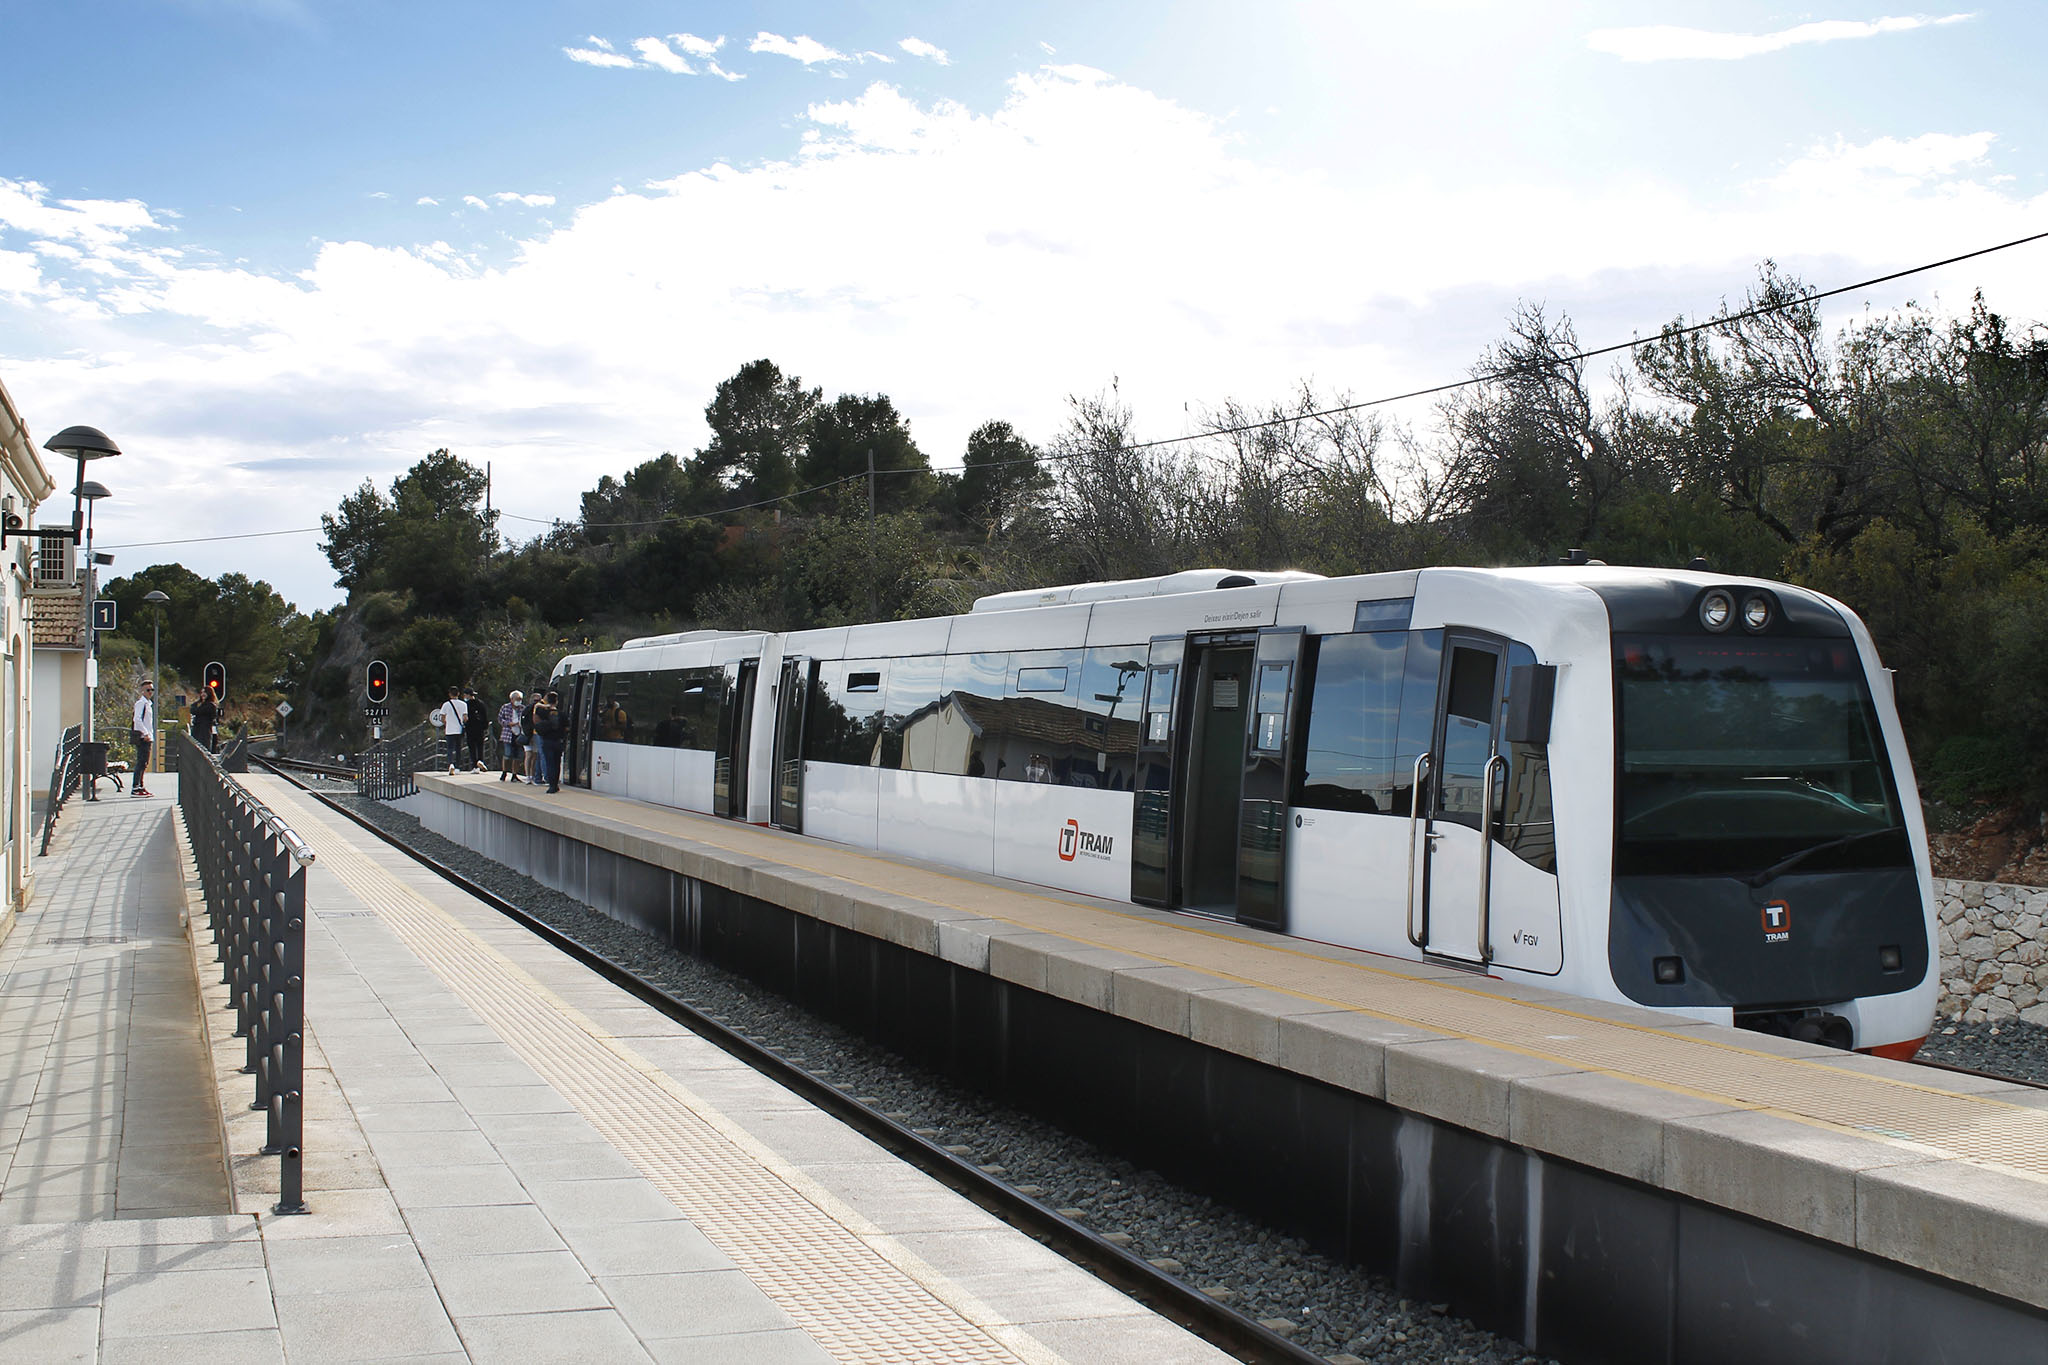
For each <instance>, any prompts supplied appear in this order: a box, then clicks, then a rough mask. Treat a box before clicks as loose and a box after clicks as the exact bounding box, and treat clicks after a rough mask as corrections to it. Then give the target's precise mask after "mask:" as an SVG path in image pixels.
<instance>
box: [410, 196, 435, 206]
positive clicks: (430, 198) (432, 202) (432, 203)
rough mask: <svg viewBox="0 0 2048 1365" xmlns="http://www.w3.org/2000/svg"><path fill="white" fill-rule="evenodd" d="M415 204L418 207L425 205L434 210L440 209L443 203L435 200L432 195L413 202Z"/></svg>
mask: <svg viewBox="0 0 2048 1365" xmlns="http://www.w3.org/2000/svg"><path fill="white" fill-rule="evenodd" d="M413 203H414V204H418V205H425V206H427V207H429V208H434V207H439V205H440V203H441V201H440V200H438V199H436V198H434V197H433V196H432V195H427V194H423V195H421V196H420V197H419V198H417V199H415V200H413Z"/></svg>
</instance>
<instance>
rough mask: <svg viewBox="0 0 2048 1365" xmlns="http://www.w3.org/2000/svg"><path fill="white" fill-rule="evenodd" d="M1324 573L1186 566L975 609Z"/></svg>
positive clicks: (989, 599) (1001, 595)
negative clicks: (1162, 572)
mask: <svg viewBox="0 0 2048 1365" xmlns="http://www.w3.org/2000/svg"><path fill="white" fill-rule="evenodd" d="M1322 579H1323V575H1322V574H1319V573H1304V572H1303V571H1301V570H1299V569H1183V570H1181V571H1180V572H1179V573H1169V574H1160V575H1159V576H1158V577H1156V578H1120V579H1115V580H1112V581H1110V582H1105V583H1067V584H1063V585H1061V586H1059V587H1054V588H1024V589H1021V590H1020V591H1017V592H998V593H991V594H989V595H988V596H986V597H977V598H975V599H974V606H973V607H972V608H971V609H970V610H971V611H975V612H985V611H1021V610H1024V609H1026V608H1029V607H1059V606H1066V605H1067V604H1069V603H1073V602H1115V601H1120V600H1122V599H1124V598H1130V597H1165V596H1168V595H1170V594H1174V593H1184V592H1209V591H1211V590H1213V589H1216V588H1253V587H1264V586H1266V585H1268V584H1273V583H1315V582H1321V581H1322Z"/></svg>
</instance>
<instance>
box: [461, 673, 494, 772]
mask: <svg viewBox="0 0 2048 1365" xmlns="http://www.w3.org/2000/svg"><path fill="white" fill-rule="evenodd" d="M462 705H463V710H464V713H465V714H464V718H463V723H462V729H463V737H464V738H465V739H466V740H468V741H469V770H470V771H471V772H473V773H480V772H482V771H483V770H484V741H485V739H487V738H488V737H489V735H490V733H491V714H490V712H488V711H486V710H484V702H483V698H482V697H479V696H478V695H477V694H476V689H475V688H474V687H472V688H470V689H469V690H468V691H466V692H464V693H463V694H462Z"/></svg>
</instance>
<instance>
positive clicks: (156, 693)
mask: <svg viewBox="0 0 2048 1365" xmlns="http://www.w3.org/2000/svg"><path fill="white" fill-rule="evenodd" d="M142 600H143V601H145V602H147V603H149V605H150V606H152V607H154V608H156V621H155V623H154V624H153V625H152V626H151V627H150V637H151V638H150V645H151V652H150V656H149V714H150V718H151V723H150V734H149V754H150V757H151V758H152V759H154V760H155V763H156V770H157V771H158V772H162V771H163V770H164V759H163V753H164V746H163V745H162V743H160V742H159V741H161V740H162V738H163V729H164V727H163V724H162V722H161V719H160V714H161V713H159V712H158V710H157V707H158V706H160V705H161V704H162V703H160V702H159V701H157V698H158V697H161V696H162V695H163V694H164V689H163V679H162V677H161V676H160V675H161V674H162V673H163V671H164V603H166V602H168V601H170V600H171V599H170V597H169V596H167V595H166V594H165V593H163V592H161V591H159V590H158V589H156V588H151V589H150V590H149V591H148V592H146V593H144V594H143V595H142Z"/></svg>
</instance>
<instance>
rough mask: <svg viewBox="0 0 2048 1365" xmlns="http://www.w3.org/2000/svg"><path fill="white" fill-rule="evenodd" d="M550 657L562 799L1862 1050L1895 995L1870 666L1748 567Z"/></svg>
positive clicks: (1920, 910) (1403, 584) (1103, 591)
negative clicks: (811, 840)
mask: <svg viewBox="0 0 2048 1365" xmlns="http://www.w3.org/2000/svg"><path fill="white" fill-rule="evenodd" d="M553 685H554V686H555V687H556V688H557V689H559V690H560V691H561V692H562V695H563V700H564V704H565V706H566V707H567V708H568V710H569V713H570V716H571V720H572V724H571V728H570V738H569V744H568V755H567V759H566V762H565V770H566V775H565V780H567V781H570V782H572V783H576V784H579V785H583V786H587V787H590V788H592V789H594V790H596V791H599V792H605V793H609V794H612V795H617V796H623V797H628V798H632V799H635V800H641V801H650V802H656V803H659V804H661V805H667V806H675V807H680V808H682V809H685V810H694V811H703V812H706V813H709V814H714V815H718V816H723V817H726V818H730V819H735V820H747V821H752V822H754V823H757V824H760V823H765V824H773V825H776V826H778V827H780V828H783V829H787V830H791V831H794V832H797V833H801V834H804V835H808V836H811V837H815V838H821V839H829V840H833V841H836V842H839V843H843V844H850V845H853V846H856V847H860V848H872V849H877V850H880V851H883V852H887V853H899V854H905V855H909V856H912V857H916V858H922V859H928V860H931V861H934V862H940V863H946V864H950V865H953V866H956V867H962V868H966V869H970V870H973V871H977V872H984V873H992V874H995V875H997V876H1002V877H1010V878H1015V879H1018V880H1020V881H1026V882H1033V883H1037V884H1040V885H1044V886H1049V887H1057V888H1059V889H1061V890H1064V891H1070V892H1079V893H1085V894H1088V895H1093V896H1100V897H1104V898H1107V899H1112V900H1128V901H1135V902H1138V903H1141V904H1145V905H1154V906H1163V907H1168V908H1173V909H1179V910H1184V911H1187V912H1190V913H1196V914H1203V915H1214V916H1221V917H1225V918H1230V919H1236V920H1240V921H1242V922H1245V923H1247V924H1253V925H1258V926H1260V927H1263V928H1268V929H1274V930H1279V931H1281V932H1284V933H1288V934H1293V935H1297V936H1300V937H1303V938H1308V939H1316V940H1321V941H1323V942H1328V943H1337V944H1344V945H1347V946H1350V947H1355V948H1362V949H1367V950H1370V951H1373V952H1377V953H1384V954H1388V955H1391V956H1395V957H1404V958H1426V959H1428V960H1430V961H1433V962H1440V963H1448V964H1454V965H1457V966H1462V967H1467V968H1470V969H1471V970H1473V971H1475V972H1487V973H1491V974H1493V975H1495V976H1499V977H1503V978H1505V979H1508V980H1526V981H1531V982H1534V983H1536V984H1540V985H1544V986H1549V987H1553V988H1556V989H1559V990H1563V991H1567V992H1570V993H1572V994H1576V995H1582V996H1588V997H1593V998H1596V999H1605V1000H1616V1001H1630V1002H1634V1003H1637V1004H1641V1005H1648V1006H1653V1007H1657V1008H1661V1009H1669V1010H1672V1011H1673V1012H1676V1013H1681V1014H1686V1015H1690V1016H1693V1017H1697V1018H1703V1019H1707V1020H1710V1021H1715V1022H1721V1023H1734V1024H1737V1025H1741V1026H1746V1027H1751V1028H1757V1029H1761V1030H1764V1031H1768V1032H1774V1033H1784V1034H1789V1035H1791V1036H1795V1037H1802V1038H1807V1039H1810V1040H1814V1041H1822V1042H1827V1043H1831V1044H1833V1045H1836V1046H1841V1047H1851V1046H1853V1047H1856V1048H1859V1049H1863V1050H1867V1051H1876V1052H1882V1053H1886V1054H1888V1055H1895V1056H1897V1055H1907V1056H1909V1055H1911V1052H1912V1050H1913V1049H1914V1048H1915V1047H1916V1046H1917V1045H1918V1043H1919V1040H1920V1039H1921V1038H1923V1037H1924V1036H1925V1034H1926V1033H1927V1030H1928V1026H1929V1023H1930V1021H1931V1020H1932V1018H1933V1012H1934V1002H1935V996H1936V991H1937V986H1938V981H1937V971H1936V967H1935V961H1936V959H1935V956H1934V954H1935V921H1934V917H1933V894H1932V883H1931V880H1930V876H1929V870H1928V860H1927V836H1926V830H1925V827H1924V825H1923V823H1922V820H1921V814H1920V806H1919V802H1918V799H1917V795H1916V789H1915V786H1914V780H1913V772H1912V768H1911V765H1910V763H1909V762H1908V759H1907V755H1906V745H1905V739H1904V736H1903V735H1902V733H1901V732H1900V729H1899V721H1898V715H1897V711H1896V708H1895V706H1894V705H1893V700H1892V695H1891V683H1890V675H1889V674H1888V673H1887V672H1886V670H1885V669H1884V667H1883V666H1882V665H1881V664H1880V663H1879V661H1878V657H1877V652H1876V650H1875V648H1874V647H1873V646H1872V644H1871V639H1870V635H1869V632H1868V631H1867V630H1865V629H1864V626H1863V623H1862V622H1861V621H1860V620H1858V619H1857V617H1856V616H1855V614H1854V613H1853V612H1851V611H1850V610H1849V609H1848V608H1846V607H1844V606H1843V605H1842V604H1840V603H1839V602H1835V601H1833V600H1831V599H1829V598H1826V597H1823V596H1821V595H1819V594H1816V593H1813V592H1809V591H1807V590H1805V589H1802V588H1796V587H1792V586H1789V585H1787V584H1782V583H1770V582H1763V581H1759V580H1753V579H1735V578H1727V577H1722V576H1717V575H1714V574H1710V573H1703V572H1691V571H1687V572H1675V571H1674V572H1666V571H1660V570H1649V569H1623V568H1608V567H1604V566H1599V565H1581V566H1559V567H1552V568H1529V569H1458V568H1441V569H1421V570H1415V571H1409V572H1402V573H1385V574H1373V575H1368V576H1362V577H1352V578H1327V579H1326V578H1320V577H1316V576H1314V575H1309V574H1298V573H1235V572H1229V571H1224V570H1203V571H1191V572H1187V573H1178V574H1172V575H1168V576H1166V577H1163V578H1158V579H1144V580H1134V581H1130V582H1121V583H1091V584H1083V585H1079V586H1073V587H1062V588H1053V589H1048V590H1045V591H1042V592H1022V593H1006V594H1001V595H998V596H994V597H985V598H982V599H981V600H980V601H978V602H976V603H975V605H974V609H973V611H971V612H970V613H968V614H967V615H964V616H955V617H944V618H934V619H929V620H919V621H896V622H888V623H884V624H877V625H862V626H852V627H836V628H832V629H826V630H809V631H798V632H794V633H791V634H787V635H779V636H778V635H769V634H761V633H731V632H716V631H691V632H686V633H683V634H680V635H671V636H659V637H654V638H650V639H644V640H635V641H631V642H629V643H628V644H627V645H626V646H625V647H624V648H622V649H618V650H612V651H608V652H604V653H590V654H578V655H572V656H570V657H568V658H566V659H564V660H563V661H562V662H561V664H560V665H558V667H557V669H556V673H555V680H554V683H553ZM1417 793H1420V794H1421V797H1420V799H1419V800H1418V799H1417Z"/></svg>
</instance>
